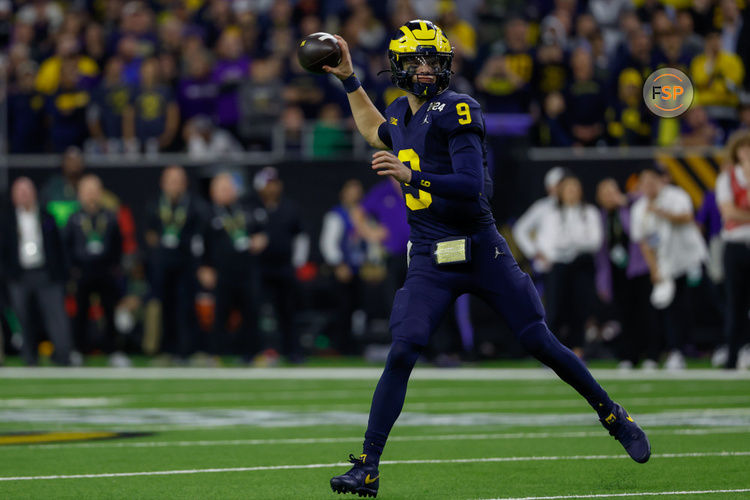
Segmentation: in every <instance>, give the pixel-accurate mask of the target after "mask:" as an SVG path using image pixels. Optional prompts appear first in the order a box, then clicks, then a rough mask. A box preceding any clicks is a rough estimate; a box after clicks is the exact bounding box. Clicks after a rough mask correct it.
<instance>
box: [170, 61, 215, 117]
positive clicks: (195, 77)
mask: <svg viewBox="0 0 750 500" xmlns="http://www.w3.org/2000/svg"><path fill="white" fill-rule="evenodd" d="M218 94H219V86H218V85H217V84H216V82H215V81H214V80H213V79H212V78H211V59H210V58H209V55H208V53H207V52H197V53H195V54H191V55H190V57H188V58H187V76H185V77H183V78H180V83H179V85H178V89H177V101H178V103H179V105H180V111H181V112H182V115H183V118H184V119H185V120H189V119H190V118H192V117H194V116H196V115H207V116H211V117H213V116H214V111H215V109H216V98H217V96H218Z"/></svg>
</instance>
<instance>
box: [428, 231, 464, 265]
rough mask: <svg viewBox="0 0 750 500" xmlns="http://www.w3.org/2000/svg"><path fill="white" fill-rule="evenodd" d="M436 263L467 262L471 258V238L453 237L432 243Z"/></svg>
mask: <svg viewBox="0 0 750 500" xmlns="http://www.w3.org/2000/svg"><path fill="white" fill-rule="evenodd" d="M432 258H433V260H434V262H435V264H437V265H439V266H442V265H446V264H465V263H467V262H469V261H470V260H471V240H470V239H469V238H468V237H467V236H459V237H455V236H454V237H451V238H445V239H442V240H438V241H436V242H435V243H433V244H432Z"/></svg>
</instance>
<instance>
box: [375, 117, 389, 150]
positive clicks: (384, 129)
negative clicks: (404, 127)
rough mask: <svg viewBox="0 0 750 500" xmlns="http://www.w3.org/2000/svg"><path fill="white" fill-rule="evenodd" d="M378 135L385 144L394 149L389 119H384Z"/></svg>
mask: <svg viewBox="0 0 750 500" xmlns="http://www.w3.org/2000/svg"><path fill="white" fill-rule="evenodd" d="M378 137H380V140H381V141H383V144H385V145H386V146H388V147H389V148H390V149H393V141H392V140H391V132H390V131H389V130H388V121H387V120H386V121H384V122H383V123H381V124H380V126H379V127H378Z"/></svg>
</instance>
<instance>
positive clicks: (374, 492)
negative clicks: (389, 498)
mask: <svg viewBox="0 0 750 500" xmlns="http://www.w3.org/2000/svg"><path fill="white" fill-rule="evenodd" d="M349 461H350V462H351V463H353V464H354V467H352V468H351V469H349V470H348V471H347V472H346V473H345V474H342V475H340V476H336V477H333V478H331V489H332V490H333V491H335V492H336V493H354V494H356V495H359V496H361V497H373V498H375V497H376V496H378V485H379V484H380V473H379V472H378V466H377V465H373V464H368V463H367V455H364V454H362V455H360V456H359V458H356V457H355V456H354V455H349Z"/></svg>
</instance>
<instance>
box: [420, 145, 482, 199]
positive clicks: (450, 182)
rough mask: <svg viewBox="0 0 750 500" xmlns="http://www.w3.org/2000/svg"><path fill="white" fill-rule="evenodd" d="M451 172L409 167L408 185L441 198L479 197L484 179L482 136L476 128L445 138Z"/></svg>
mask: <svg viewBox="0 0 750 500" xmlns="http://www.w3.org/2000/svg"><path fill="white" fill-rule="evenodd" d="M448 148H449V150H450V155H451V165H452V166H453V173H452V174H431V173H426V172H419V171H416V170H414V171H412V173H411V183H410V184H411V185H412V186H414V187H416V188H417V189H421V190H423V191H427V192H428V193H432V194H434V195H437V196H441V197H443V198H454V199H473V198H477V197H479V195H480V193H481V192H482V185H483V183H484V178H483V175H484V168H483V165H484V156H483V154H482V139H481V138H480V136H479V134H478V133H477V132H475V131H471V130H466V131H464V132H462V133H458V134H455V135H453V136H451V138H450V139H449V141H448Z"/></svg>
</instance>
